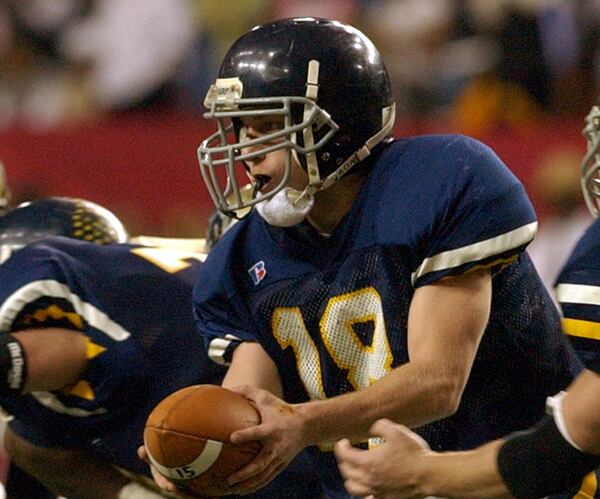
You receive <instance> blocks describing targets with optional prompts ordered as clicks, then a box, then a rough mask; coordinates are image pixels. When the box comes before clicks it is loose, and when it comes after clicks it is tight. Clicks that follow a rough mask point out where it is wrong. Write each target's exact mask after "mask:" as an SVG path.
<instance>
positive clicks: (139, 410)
mask: <svg viewBox="0 0 600 499" xmlns="http://www.w3.org/2000/svg"><path fill="white" fill-rule="evenodd" d="M204 257H205V255H203V254H199V253H191V252H181V251H176V250H173V249H170V250H165V249H161V248H146V247H141V246H133V245H109V246H98V245H94V244H89V243H84V242H81V241H77V240H73V239H66V238H52V239H46V240H43V241H40V242H37V243H34V244H31V245H28V246H26V247H25V248H23V249H21V250H19V251H17V252H16V253H14V254H13V255H12V256H11V258H9V259H8V260H7V261H6V262H5V263H3V264H2V265H0V283H1V284H0V331H4V332H9V331H18V330H22V329H28V328H44V327H53V326H54V327H63V328H66V329H72V330H73V331H81V332H82V333H83V334H84V335H85V336H86V338H87V340H88V342H87V345H88V348H87V354H88V358H89V364H88V368H87V369H86V372H85V374H84V375H83V378H82V379H81V380H80V381H79V382H78V383H77V384H76V385H75V386H73V387H71V388H70V389H69V390H63V391H61V392H58V391H56V392H35V393H33V394H31V395H29V396H23V397H15V396H5V397H2V399H0V404H1V405H2V406H3V408H4V409H5V410H6V411H7V412H8V413H10V414H11V415H13V416H14V418H15V419H14V420H13V422H12V423H11V425H12V428H13V429H14V430H15V431H16V432H17V433H19V434H20V435H22V436H23V437H24V438H26V439H27V440H29V441H31V442H33V443H35V444H37V445H42V446H54V445H60V446H67V447H77V448H80V449H83V450H86V451H89V452H90V453H92V455H94V456H96V457H97V458H99V459H101V460H103V461H107V462H110V463H112V464H116V465H118V466H121V467H123V468H125V469H128V470H130V471H133V472H137V473H147V465H146V464H145V463H144V462H142V461H141V460H140V459H139V458H138V457H137V455H136V449H137V447H138V446H139V445H140V444H141V443H142V438H141V435H142V431H143V427H144V423H145V420H146V418H147V416H148V414H149V413H150V411H151V410H152V408H153V407H154V406H155V405H156V404H157V403H158V402H159V401H160V400H162V399H163V398H164V397H166V396H167V395H168V394H170V393H172V392H173V391H175V390H177V389H179V388H183V387H184V386H188V385H191V384H195V383H219V382H220V381H221V379H222V375H223V373H222V371H221V369H220V368H219V367H218V366H216V365H214V363H212V362H207V361H204V360H203V359H204V358H206V351H205V349H204V345H203V343H202V341H201V338H200V336H199V334H198V333H197V330H196V328H195V325H194V321H193V317H192V314H191V302H190V300H191V292H192V285H193V281H194V280H195V277H196V275H197V272H198V269H199V267H200V265H201V260H202V259H204Z"/></svg>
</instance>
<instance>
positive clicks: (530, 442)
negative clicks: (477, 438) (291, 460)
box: [336, 106, 600, 499]
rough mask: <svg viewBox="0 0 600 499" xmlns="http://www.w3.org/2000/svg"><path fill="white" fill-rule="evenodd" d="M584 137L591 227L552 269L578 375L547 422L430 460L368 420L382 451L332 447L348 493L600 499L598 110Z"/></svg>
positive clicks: (555, 400) (420, 447)
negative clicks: (581, 368)
mask: <svg viewBox="0 0 600 499" xmlns="http://www.w3.org/2000/svg"><path fill="white" fill-rule="evenodd" d="M584 135H585V136H586V139H587V153H586V155H585V156H584V158H583V161H582V165H581V186H582V190H583V194H584V198H585V201H586V204H587V206H588V208H589V210H590V212H591V214H592V216H593V217H594V218H595V219H596V220H595V221H594V223H593V224H592V225H591V226H590V227H589V228H588V230H587V231H586V232H585V234H584V235H583V236H582V237H581V239H580V240H579V241H578V243H577V244H576V246H575V248H574V250H573V251H572V253H571V255H570V257H569V258H568V260H567V262H566V263H565V265H564V266H563V268H562V270H561V271H560V273H559V275H558V278H557V281H556V286H555V291H556V296H557V299H558V301H559V303H560V307H561V309H562V312H563V318H562V324H563V331H564V332H565V334H566V335H567V336H568V337H569V339H570V341H571V342H572V344H573V346H574V347H575V350H576V352H577V354H578V355H579V357H580V358H581V359H582V360H583V361H584V363H585V366H586V368H587V369H586V370H585V371H584V372H583V373H582V374H581V375H580V376H578V378H577V379H576V380H575V381H574V383H573V384H572V385H571V386H569V387H568V389H567V390H566V393H561V394H559V395H558V396H556V397H551V398H549V404H548V405H549V409H550V410H551V411H550V412H551V413H552V416H547V417H546V418H544V420H542V421H541V422H540V423H539V424H538V425H537V426H536V427H535V428H533V429H532V430H530V431H528V432H523V433H519V434H514V435H510V436H509V437H507V438H506V440H497V441H494V442H492V443H489V444H486V445H484V446H482V447H480V448H478V449H476V450H474V451H469V452H459V453H443V454H439V453H434V452H430V451H429V450H428V448H427V445H426V443H425V442H423V441H419V440H418V439H417V436H416V435H415V434H414V433H412V432H411V431H410V430H408V429H407V428H406V427H404V426H401V425H397V424H394V423H392V422H390V421H378V422H376V423H375V425H374V426H373V428H372V434H373V435H377V436H378V437H382V438H384V439H385V440H386V443H385V444H384V445H382V446H381V447H379V448H378V449H376V450H375V451H374V452H362V451H357V450H355V449H352V448H351V447H350V444H349V442H348V441H342V442H340V443H339V444H338V445H337V447H336V455H337V456H338V458H339V462H340V469H341V471H342V473H343V475H344V477H345V479H346V485H347V488H348V491H349V492H351V493H353V494H356V495H361V496H362V495H371V494H373V495H375V496H376V497H393V498H404V499H411V498H420V497H424V496H429V495H434V496H443V497H476V498H479V499H483V498H500V497H508V496H510V497H527V498H537V497H546V496H548V495H549V494H556V495H554V496H552V497H588V498H590V497H600V491H599V488H600V487H599V483H600V481H599V479H598V475H599V471H598V469H596V471H595V473H590V474H588V475H587V476H584V475H585V474H586V473H587V472H589V471H590V470H592V469H593V468H595V467H596V466H598V464H599V463H600V410H599V405H598V400H600V341H599V339H600V258H599V255H600V219H599V218H598V215H599V214H600V189H599V187H598V185H599V184H598V181H599V179H600V156H599V155H598V153H599V147H600V106H593V107H592V110H591V111H590V113H589V114H588V116H587V118H586V126H585V128H584ZM569 487H571V488H570V489H569ZM564 490H567V492H562V493H561V491H564Z"/></svg>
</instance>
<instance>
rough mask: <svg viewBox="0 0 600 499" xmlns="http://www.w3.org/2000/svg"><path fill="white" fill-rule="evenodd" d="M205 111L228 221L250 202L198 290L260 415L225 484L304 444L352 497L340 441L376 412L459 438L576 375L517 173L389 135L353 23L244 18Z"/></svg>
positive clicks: (454, 141)
mask: <svg viewBox="0 0 600 499" xmlns="http://www.w3.org/2000/svg"><path fill="white" fill-rule="evenodd" d="M205 105H206V106H207V108H208V112H207V113H206V114H205V116H206V117H208V118H214V119H216V120H217V123H218V130H217V132H216V133H215V134H214V135H213V136H211V137H209V138H207V139H206V140H205V141H204V142H203V143H202V145H201V146H200V147H199V150H198V155H199V160H200V165H201V171H202V173H203V178H204V180H205V183H206V184H207V187H208V189H209V192H210V194H211V196H212V198H213V200H214V202H215V204H216V205H217V207H218V208H219V209H220V210H221V211H223V212H224V213H230V212H232V211H234V210H238V209H240V208H241V207H243V206H254V207H256V209H254V210H252V211H251V212H250V214H249V215H248V216H247V217H246V218H244V219H243V220H241V221H240V222H238V223H237V224H235V225H234V226H233V227H232V228H231V229H230V230H229V231H228V232H227V233H226V234H225V235H224V236H223V238H222V239H221V240H220V241H219V243H218V244H217V245H215V247H214V249H213V250H212V251H211V253H210V255H209V257H208V259H207V265H205V266H203V268H202V269H201V270H200V273H199V275H198V281H197V286H196V287H195V289H194V312H195V316H196V319H197V324H198V328H199V330H200V331H201V333H202V334H203V335H204V336H205V338H206V340H207V343H208V345H209V352H210V353H211V355H212V356H213V357H214V358H218V357H219V356H220V354H221V353H227V352H229V351H230V348H231V346H232V345H238V347H237V348H236V349H235V351H234V353H233V357H232V360H231V365H230V368H229V370H228V372H227V375H226V377H225V380H224V382H223V384H224V385H225V386H227V387H230V388H234V389H236V390H237V391H239V392H240V393H242V394H244V395H245V396H247V397H248V398H249V399H251V400H252V401H253V403H254V404H255V405H256V406H257V407H258V408H259V410H260V412H261V415H262V423H261V424H260V425H258V426H255V427H251V428H248V429H246V430H242V431H239V432H235V433H234V434H233V435H232V437H231V438H232V441H233V442H235V443H241V442H245V441H250V440H256V441H259V442H260V443H261V446H262V448H261V453H260V454H259V455H258V456H257V458H256V459H255V460H254V461H253V462H252V463H250V464H249V465H248V466H247V467H245V468H244V469H243V470H240V471H239V472H237V473H235V474H233V475H232V476H230V478H229V482H230V484H231V486H232V490H233V491H235V492H239V493H247V492H251V491H254V490H257V489H260V488H261V487H263V486H264V485H265V484H267V483H269V481H270V480H272V479H273V478H274V477H275V476H277V474H278V473H279V471H280V470H281V469H283V468H284V467H285V465H286V463H287V462H289V460H290V459H291V458H292V457H293V456H294V455H296V453H297V452H299V451H300V450H301V449H304V448H308V449H309V452H310V453H311V455H312V457H313V459H314V462H315V463H316V468H317V470H318V472H319V473H321V476H322V479H323V481H324V483H326V484H327V487H328V494H329V496H330V497H347V492H346V491H345V490H344V486H343V481H342V479H341V476H340V474H339V472H338V469H337V466H336V461H335V457H334V455H333V453H332V452H330V451H331V450H332V446H331V445H330V444H333V443H334V442H336V441H337V440H339V439H340V438H342V437H348V438H350V439H351V440H352V442H353V443H355V444H356V445H362V446H364V445H367V444H366V443H361V442H363V441H366V440H367V439H368V437H369V428H370V426H371V425H372V423H373V422H374V421H375V420H377V419H379V418H382V417H387V418H390V419H392V420H394V421H396V422H401V423H404V424H406V425H408V426H410V427H419V430H418V431H419V433H420V434H421V435H422V436H423V437H424V438H426V439H427V440H428V441H429V443H430V445H431V446H432V447H433V448H435V449H464V448H470V447H473V446H475V445H479V444H481V443H483V442H486V441H488V440H491V439H494V438H496V437H499V436H501V435H505V434H506V433H507V432H509V431H511V430H516V429H521V428H526V427H527V426H529V425H531V424H532V423H534V422H535V421H536V420H537V419H539V418H540V416H541V415H542V414H543V412H544V403H545V399H546V397H547V396H548V395H551V394H553V393H556V392H557V391H559V390H561V389H563V388H565V387H566V386H567V385H568V384H569V383H570V382H571V380H572V379H573V376H574V374H575V373H577V372H579V369H580V367H581V366H580V364H579V363H578V361H577V359H576V357H575V355H574V352H573V351H572V350H571V349H570V348H569V346H568V344H567V342H566V341H565V339H564V337H563V336H562V333H561V331H560V322H559V316H558V313H557V310H556V309H555V307H554V305H553V303H552V301H551V298H550V296H549V295H548V293H547V292H546V291H545V290H544V287H543V285H542V283H541V281H540V279H539V277H538V275H537V273H536V271H535V269H534V267H533V265H532V263H531V260H530V258H529V257H528V255H527V253H526V252H525V248H526V247H527V245H528V244H529V242H530V241H531V240H532V239H533V237H534V235H535V232H536V227H537V222H536V218H535V214H534V211H533V208H532V206H531V203H530V201H529V199H528V198H527V195H526V193H525V190H524V188H523V186H522V184H521V183H520V182H519V181H518V179H517V178H515V177H514V175H513V174H512V173H511V172H510V171H509V170H508V168H507V167H506V166H505V165H504V164H503V163H502V161H501V160H500V159H499V158H498V157H497V156H496V155H495V154H494V152H493V151H491V150H490V149H489V148H488V147H486V146H485V145H483V144H481V143H480V142H478V141H476V140H474V139H471V138H467V137H464V136H460V135H431V136H421V137H406V138H402V139H398V140H395V139H393V138H392V137H391V131H392V127H393V124H394V104H393V102H392V96H391V92H390V83H389V78H388V74H387V71H386V68H385V66H384V63H383V62H382V60H381V58H380V55H379V53H378V51H377V49H376V47H375V46H374V45H373V43H372V42H371V41H370V40H369V39H368V38H367V37H366V36H365V35H364V34H363V33H361V32H360V31H358V30H357V29H355V28H354V27H352V26H349V25H346V24H344V23H341V22H337V21H331V20H324V19H313V18H298V19H284V20H278V21H274V22H271V23H268V24H265V25H262V26H259V27H256V28H254V29H252V30H251V31H249V32H248V33H247V34H245V35H243V36H242V37H241V38H240V39H239V40H238V41H236V42H235V43H234V44H233V46H232V47H231V48H230V50H229V51H228V53H227V54H226V56H225V58H224V60H223V63H222V65H221V69H220V73H219V77H218V79H217V80H216V82H215V84H214V85H213V86H212V87H211V88H210V90H209V92H208V94H207V96H206V99H205ZM236 168H239V169H240V170H241V172H239V174H236ZM244 172H245V173H246V174H247V175H249V176H250V178H251V183H252V184H253V186H254V193H255V195H254V197H253V199H252V200H251V201H250V202H244V200H243V199H241V196H239V190H240V186H239V184H238V182H239V181H240V179H242V178H244ZM228 200H232V202H229V201H228ZM208 262H210V263H208ZM515 401H518V402H519V403H515ZM155 476H156V475H155ZM156 479H157V481H158V482H159V483H160V485H161V486H162V487H165V488H167V489H169V490H174V488H173V486H172V484H169V483H167V482H166V481H164V480H162V479H161V478H160V477H156Z"/></svg>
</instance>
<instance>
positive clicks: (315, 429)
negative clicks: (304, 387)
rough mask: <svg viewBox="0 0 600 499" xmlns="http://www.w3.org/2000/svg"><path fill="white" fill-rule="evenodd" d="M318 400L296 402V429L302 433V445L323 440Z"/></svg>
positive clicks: (305, 445)
mask: <svg viewBox="0 0 600 499" xmlns="http://www.w3.org/2000/svg"><path fill="white" fill-rule="evenodd" d="M317 405H318V402H304V403H302V404H294V405H293V406H292V407H293V408H294V416H295V424H296V430H297V431H298V434H299V435H300V440H301V444H302V447H303V448H304V447H308V446H310V445H317V444H319V443H321V442H322V441H323V435H322V431H321V430H322V428H323V426H320V425H319V424H318V411H317V410H316V409H318V407H317Z"/></svg>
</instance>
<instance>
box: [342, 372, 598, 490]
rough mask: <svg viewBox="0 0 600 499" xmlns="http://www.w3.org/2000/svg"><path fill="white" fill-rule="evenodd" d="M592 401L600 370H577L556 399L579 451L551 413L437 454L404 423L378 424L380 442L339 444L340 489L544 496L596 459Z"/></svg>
mask: <svg viewBox="0 0 600 499" xmlns="http://www.w3.org/2000/svg"><path fill="white" fill-rule="evenodd" d="M599 399H600V375H598V374H596V373H594V372H592V371H584V372H583V373H582V374H581V375H580V376H579V377H578V378H577V379H576V380H575V381H574V382H573V383H572V384H571V386H569V388H568V389H567V394H566V395H565V397H564V399H563V403H562V414H563V421H564V425H565V427H564V428H563V432H564V434H565V435H568V438H569V439H570V440H571V441H572V443H573V444H575V445H576V446H577V447H579V449H581V450H578V449H576V448H575V447H573V446H572V445H571V444H570V443H569V442H567V441H566V440H565V437H564V435H563V434H562V433H561V432H560V431H556V429H555V428H556V415H555V416H554V418H553V420H550V418H546V420H545V421H544V422H542V423H541V424H540V425H538V426H537V427H536V428H535V429H534V430H531V431H529V432H526V433H520V434H514V435H511V436H509V437H508V438H507V440H496V441H494V442H490V443H488V444H485V445H483V446H481V447H479V448H477V449H474V450H472V451H462V452H440V453H438V452H432V451H430V450H429V449H428V448H427V446H426V445H424V444H423V443H422V442H421V443H420V442H419V441H418V439H419V438H418V437H417V436H416V435H415V434H414V433H412V432H411V431H410V430H409V429H408V428H406V427H404V426H401V425H397V424H393V423H391V422H389V421H378V422H377V423H376V424H375V425H374V426H373V428H372V434H373V435H374V436H379V437H383V438H385V443H384V444H383V445H381V446H380V447H378V448H376V449H374V450H372V451H361V450H359V449H355V448H352V447H350V446H349V444H348V442H347V441H341V442H339V443H338V444H337V446H336V457H337V458H338V463H339V468H340V471H341V473H342V475H343V477H344V479H345V484H346V487H347V489H348V491H349V492H350V493H351V494H355V495H365V496H366V495H369V494H373V495H376V496H378V495H382V494H390V495H391V496H393V497H396V498H405V499H410V498H420V497H425V496H437V497H448V498H452V497H464V498H470V497H472V498H479V499H497V498H504V497H513V496H515V497H527V498H534V497H545V496H546V495H550V494H554V493H558V492H561V491H562V490H565V489H567V488H568V487H570V486H572V485H576V484H577V483H579V482H580V481H581V480H582V478H583V477H584V476H585V474H586V473H588V472H589V471H591V470H593V469H594V468H595V467H596V466H597V465H598V463H600V410H598V404H597V402H598V400H599ZM559 426H560V423H559ZM549 429H551V430H552V431H549ZM515 443H516V445H515ZM540 449H543V452H540V451H539V450H540ZM499 454H503V455H502V457H501V458H499Z"/></svg>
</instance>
